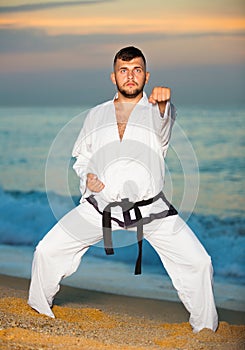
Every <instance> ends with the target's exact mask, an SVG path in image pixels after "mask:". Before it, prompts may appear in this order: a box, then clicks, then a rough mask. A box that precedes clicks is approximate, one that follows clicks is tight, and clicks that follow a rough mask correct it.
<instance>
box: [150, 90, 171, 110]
mask: <svg viewBox="0 0 245 350" xmlns="http://www.w3.org/2000/svg"><path fill="white" fill-rule="evenodd" d="M170 97H171V90H170V89H169V88H168V87H163V86H156V87H154V88H153V90H152V92H151V95H150V97H149V102H150V103H152V104H154V105H155V104H158V107H159V110H160V113H161V114H164V111H165V107H166V103H167V102H168V101H169V100H170Z"/></svg>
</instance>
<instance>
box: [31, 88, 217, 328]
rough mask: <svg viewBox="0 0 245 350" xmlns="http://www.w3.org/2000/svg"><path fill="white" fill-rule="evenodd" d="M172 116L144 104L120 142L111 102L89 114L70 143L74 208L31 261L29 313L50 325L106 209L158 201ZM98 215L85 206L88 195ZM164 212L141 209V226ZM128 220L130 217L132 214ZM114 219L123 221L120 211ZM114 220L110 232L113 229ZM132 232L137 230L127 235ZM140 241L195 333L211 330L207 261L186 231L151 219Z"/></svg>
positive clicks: (98, 234)
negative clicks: (62, 288)
mask: <svg viewBox="0 0 245 350" xmlns="http://www.w3.org/2000/svg"><path fill="white" fill-rule="evenodd" d="M174 119H175V110H174V107H173V106H172V105H170V103H168V104H167V106H166V110H165V114H164V116H163V117H162V116H161V115H160V112H159V109H158V106H157V105H155V106H154V105H152V104H150V103H149V102H148V99H147V96H146V95H145V94H144V96H143V98H142V99H141V100H140V101H139V103H138V104H137V105H136V106H135V107H134V109H133V111H132V113H131V115H130V117H129V120H128V122H127V126H126V129H125V132H124V135H123V139H122V140H120V138H119V133H118V127H117V120H116V114H115V107H114V103H113V100H112V101H109V102H106V103H104V104H102V105H99V106H97V107H95V108H93V109H92V110H91V111H90V112H89V114H88V116H87V118H86V120H85V123H84V126H83V128H82V130H81V133H80V135H79V137H78V139H77V141H76V143H75V146H74V149H73V156H74V157H76V162H75V164H74V170H75V171H76V173H77V174H78V176H79V177H80V190H81V193H82V198H81V201H80V204H79V205H78V206H77V207H76V208H75V209H73V210H72V211H70V212H69V213H68V214H66V215H65V216H64V217H63V218H62V219H61V220H60V221H59V222H58V223H57V224H56V225H55V226H54V227H53V228H52V229H51V230H50V231H49V232H48V233H47V235H46V236H45V237H44V238H43V239H42V240H41V242H39V244H38V246H37V248H36V251H35V254H34V259H33V267H32V279H31V285H30V291H29V300H28V303H29V305H30V306H31V307H32V308H34V309H36V310H37V311H38V312H39V313H42V314H45V315H48V316H50V317H54V315H53V312H52V310H51V306H52V304H53V299H54V297H55V294H56V293H57V292H58V290H59V284H60V281H61V280H62V279H63V278H65V277H67V276H69V275H71V274H72V273H74V272H75V271H76V270H77V268H78V266H79V264H80V262H81V258H82V256H83V255H84V254H85V253H86V251H87V250H88V249H89V247H90V246H92V245H94V244H96V243H97V242H99V241H101V239H102V238H103V235H102V215H101V213H100V212H102V211H103V209H104V208H105V206H106V205H107V204H108V203H111V202H115V201H119V202H120V201H121V200H122V199H125V198H128V199H129V201H131V202H138V201H142V200H147V199H149V198H152V197H154V196H156V195H157V194H158V193H159V192H161V191H162V189H163V187H164V157H165V156H166V152H167V149H168V146H169V140H170V136H171V130H172V125H173V122H174ZM87 173H94V174H96V175H97V176H98V178H99V179H100V180H101V181H102V182H103V183H104V184H105V187H104V189H103V190H102V191H101V192H99V193H91V192H90V191H89V190H88V189H87V188H86V176H87ZM91 194H92V195H93V198H94V199H95V200H96V202H97V205H98V207H97V210H96V208H94V206H93V205H92V204H90V203H88V201H87V200H86V198H87V197H88V196H90V195H91ZM167 209H168V205H167V204H166V203H164V202H163V201H162V200H161V199H158V200H157V201H156V202H154V203H152V204H150V205H147V206H143V207H141V208H140V210H141V213H142V216H143V217H144V218H153V217H154V215H152V214H157V213H161V212H162V211H164V210H167ZM131 215H132V219H134V217H133V213H132V214H131ZM112 217H113V218H115V219H118V220H120V221H123V214H122V209H121V208H120V207H115V208H112ZM119 228H120V227H119V226H118V223H117V222H115V221H113V220H112V229H113V230H116V229H119ZM130 231H136V228H130ZM144 238H145V239H146V240H147V241H148V242H149V243H150V244H151V245H152V246H153V248H154V249H155V250H156V252H157V253H158V255H159V257H160V259H161V261H162V263H163V265H164V267H165V269H166V270H167V272H168V274H169V276H170V278H171V279H172V282H173V285H174V287H175V288H176V290H177V292H178V295H179V297H180V299H181V301H182V302H183V304H184V305H185V307H186V309H187V310H188V311H189V312H190V324H191V325H192V327H193V330H194V331H195V332H198V331H200V330H201V329H203V328H210V329H212V330H214V331H215V330H216V328H217V325H218V317H217V312H216V308H215V304H214V298H213V290H212V274H213V270H212V264H211V259H210V257H209V255H208V254H207V252H206V251H205V249H204V248H203V246H202V245H201V243H200V242H199V241H198V239H197V238H196V236H195V235H194V233H193V232H192V231H191V229H190V228H189V227H188V226H187V225H186V223H185V222H184V221H183V220H182V219H181V218H180V217H179V216H178V215H173V216H168V217H165V218H161V219H154V220H152V221H151V219H150V220H149V223H147V224H145V225H144Z"/></svg>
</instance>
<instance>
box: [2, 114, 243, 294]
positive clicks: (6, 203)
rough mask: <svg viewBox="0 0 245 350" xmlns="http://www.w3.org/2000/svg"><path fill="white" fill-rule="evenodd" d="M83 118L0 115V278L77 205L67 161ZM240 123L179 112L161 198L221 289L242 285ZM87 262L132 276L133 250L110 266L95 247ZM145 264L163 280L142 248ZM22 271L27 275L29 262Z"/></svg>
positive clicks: (239, 118)
mask: <svg viewBox="0 0 245 350" xmlns="http://www.w3.org/2000/svg"><path fill="white" fill-rule="evenodd" d="M83 110H87V107H83V108H81V107H73V108H71V107H66V108H54V107H53V108H44V107H43V108H37V107H35V108H32V107H28V108H0V145H1V147H0V164H1V172H0V186H1V189H0V199H1V200H0V207H1V210H0V245H1V256H2V259H1V258H0V267H1V271H2V272H5V271H8V267H9V266H12V270H11V271H12V272H11V273H12V274H14V272H13V271H15V267H13V254H14V253H13V252H14V249H16V252H17V251H18V252H19V251H20V248H21V247H22V248H21V249H22V250H23V252H24V251H25V249H26V248H27V247H30V248H31V249H34V246H35V245H36V244H37V242H38V241H39V240H40V239H41V238H42V237H43V236H44V234H45V233H46V232H47V231H48V230H49V228H51V227H52V225H53V224H54V223H55V222H56V220H57V219H59V218H60V217H61V216H62V215H63V214H65V213H66V212H67V211H68V210H70V209H71V208H72V207H74V205H76V204H77V203H78V201H79V189H78V185H79V182H78V179H77V177H76V175H75V174H74V172H73V170H72V162H73V161H72V159H71V157H70V153H71V149H72V146H73V143H74V142H75V140H76V137H77V135H78V132H79V129H80V127H81V126H82V123H83V120H84V113H82V111H83ZM244 117H245V110H244V109H237V110H227V109H224V110H211V109H205V110H204V109H198V108H179V109H178V121H177V123H176V126H175V128H174V131H173V137H172V143H171V147H170V149H169V152H168V155H167V161H166V163H167V173H168V174H167V178H166V192H167V193H168V192H171V196H172V202H173V204H174V205H175V206H176V207H178V208H180V214H181V215H182V216H183V218H184V219H186V220H188V223H189V225H190V226H191V227H192V229H193V230H194V232H195V233H196V234H197V236H198V237H199V239H200V240H201V242H202V243H203V244H204V246H205V248H206V249H207V251H208V253H209V254H210V255H211V257H212V260H213V265H214V271H215V279H216V280H218V281H222V282H223V283H224V284H225V283H231V284H236V285H242V284H244V282H245V269H244V262H245V261H244V246H245V245H244V243H245V242H244V237H245V217H244V212H245V205H244V204H245V203H244V198H245V197H244V191H245V186H244V185H245V184H244V168H245V160H244V154H245V153H244V149H245V138H244V126H245V125H244V124H245V122H244V121H245V118H244ZM180 134H181V135H180ZM183 135H184V136H183ZM181 137H182V138H181ZM62 138H64V139H65V141H64V143H63V144H62V143H59V142H61V140H62ZM190 147H193V149H192V151H191V152H189V151H188V149H190ZM57 149H58V150H59V151H60V152H57ZM54 150H55V151H54ZM181 150H182V151H183V150H184V152H183V153H181ZM192 152H194V153H192ZM188 156H189V158H188ZM195 157H196V158H195ZM64 165H65V166H64ZM67 167H68V168H69V171H68V172H67V170H66V169H67ZM64 168H66V169H65V174H66V179H67V181H66V183H65V184H64V181H63V180H62V177H63V176H64V174H63V173H62V171H64ZM46 192H48V197H47V193H46ZM183 197H185V198H186V199H185V200H184V201H183ZM50 205H51V208H50ZM122 239H123V238H122ZM10 247H11V253H10V250H8V249H9V248H10ZM6 252H8V253H6ZM87 255H88V259H90V261H93V259H94V261H96V259H98V258H99V259H101V260H103V261H105V263H106V264H107V263H108V262H109V261H111V262H112V264H113V268H116V266H117V265H116V264H118V266H119V264H120V266H121V265H122V264H124V265H125V266H130V269H133V265H134V261H135V247H133V246H130V247H124V248H121V249H118V250H117V251H116V254H115V256H113V257H111V258H110V260H107V259H108V257H107V256H106V255H105V254H104V251H103V249H100V248H96V247H95V248H92V249H91V250H90V251H89V252H88V253H87ZM3 257H4V262H3ZM143 262H144V263H143V268H144V271H146V272H147V271H151V272H152V273H153V274H156V275H158V274H159V276H160V275H161V274H162V273H163V272H164V271H163V268H162V266H161V264H160V261H159V259H158V257H157V256H156V254H155V253H154V251H153V249H152V248H151V247H150V246H148V245H147V244H145V247H144V260H143ZM25 268H26V271H27V275H28V274H29V273H30V262H28V263H26V266H25ZM16 275H18V268H17V267H16ZM124 287H125V289H127V286H124ZM125 293H127V292H125Z"/></svg>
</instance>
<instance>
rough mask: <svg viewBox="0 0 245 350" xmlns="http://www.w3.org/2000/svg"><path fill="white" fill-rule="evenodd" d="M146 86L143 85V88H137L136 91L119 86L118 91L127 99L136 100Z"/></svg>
mask: <svg viewBox="0 0 245 350" xmlns="http://www.w3.org/2000/svg"><path fill="white" fill-rule="evenodd" d="M144 86H145V83H144V84H142V86H136V87H135V88H134V89H132V90H130V89H125V88H123V87H120V86H119V85H118V84H117V90H118V91H119V92H120V93H121V94H122V95H123V96H124V97H126V98H135V97H137V96H139V95H140V94H141V93H142V91H143V89H144Z"/></svg>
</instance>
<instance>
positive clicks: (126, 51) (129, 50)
mask: <svg viewBox="0 0 245 350" xmlns="http://www.w3.org/2000/svg"><path fill="white" fill-rule="evenodd" d="M136 57H141V58H142V60H143V61H144V64H145V66H146V59H145V56H144V55H143V53H142V51H140V49H137V47H134V46H127V47H124V48H123V49H121V50H119V51H118V52H117V53H116V55H115V57H114V61H113V64H114V66H115V63H116V61H117V60H118V59H120V60H122V61H127V62H128V61H131V60H133V59H134V58H136Z"/></svg>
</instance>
